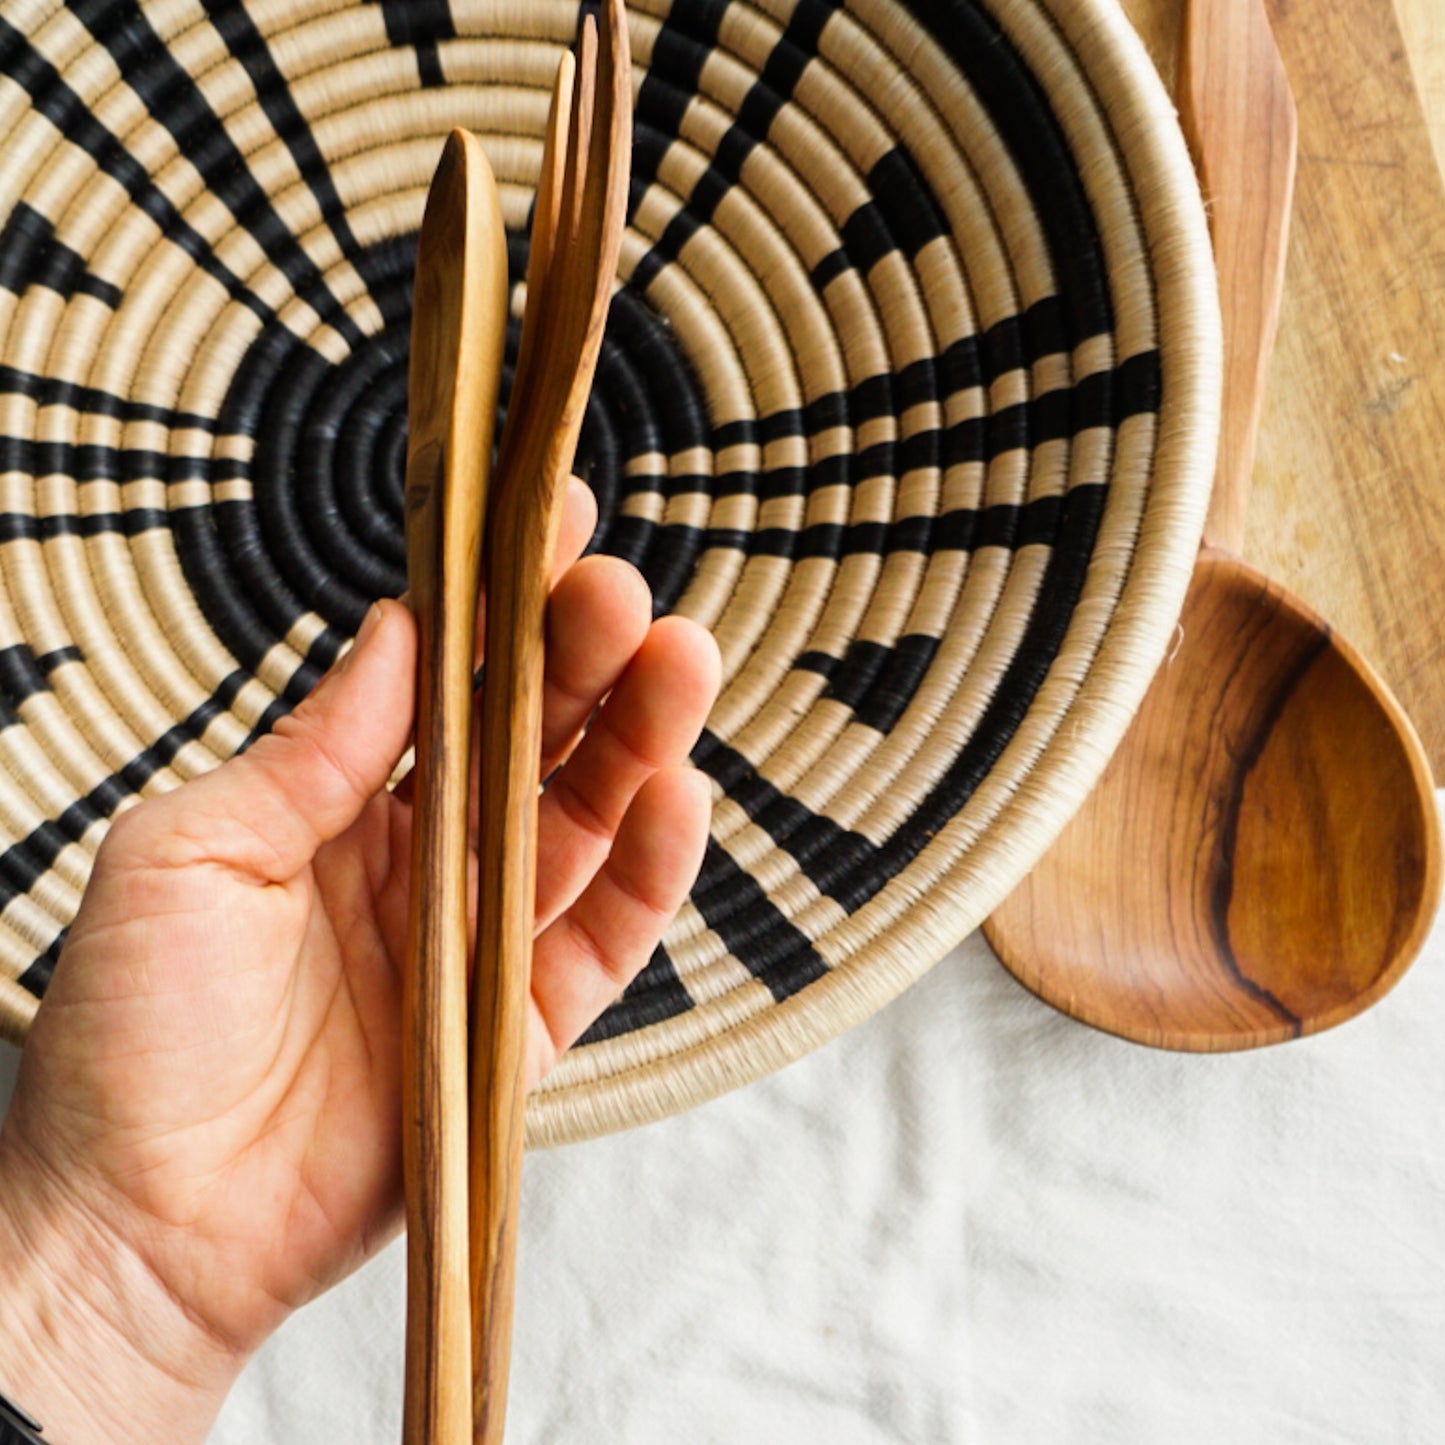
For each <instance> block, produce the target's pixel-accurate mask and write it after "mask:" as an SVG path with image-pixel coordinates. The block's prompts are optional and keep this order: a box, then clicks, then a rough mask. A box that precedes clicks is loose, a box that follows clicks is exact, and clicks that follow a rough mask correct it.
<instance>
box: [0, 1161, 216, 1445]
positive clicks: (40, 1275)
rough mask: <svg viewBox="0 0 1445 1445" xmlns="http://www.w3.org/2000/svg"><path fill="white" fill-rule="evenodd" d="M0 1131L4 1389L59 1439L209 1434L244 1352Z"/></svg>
mask: <svg viewBox="0 0 1445 1445" xmlns="http://www.w3.org/2000/svg"><path fill="white" fill-rule="evenodd" d="M68 1195H69V1191H67V1190H64V1189H61V1188H60V1187H58V1186H57V1184H56V1183H55V1181H51V1180H48V1179H47V1178H46V1177H45V1171H44V1169H43V1166H39V1165H38V1164H37V1163H36V1162H35V1161H32V1160H28V1159H27V1158H26V1157H25V1152H24V1150H23V1148H21V1147H17V1146H16V1144H15V1142H14V1140H13V1138H7V1137H6V1135H5V1134H3V1133H0V1391H3V1392H4V1393H5V1394H8V1395H10V1396H11V1397H12V1398H13V1399H14V1401H15V1403H16V1404H18V1405H20V1406H21V1407H22V1408H24V1409H25V1410H26V1411H28V1412H29V1413H30V1414H31V1415H33V1416H35V1417H36V1418H37V1419H38V1420H39V1421H40V1422H41V1424H42V1425H43V1426H44V1427H45V1436H44V1438H45V1439H46V1440H52V1441H54V1442H55V1445H92V1442H94V1445H101V1442H106V1445H124V1442H129V1441H137V1442H138V1441H147V1442H149V1441H154V1440H158V1439H159V1440H167V1441H174V1442H177V1445H180V1442H184V1441H196V1442H200V1441H203V1440H204V1439H205V1436H206V1433H207V1431H208V1430H209V1429H210V1426H211V1424H212V1422H213V1421H214V1419H215V1417H216V1414H217V1412H218V1411H219V1410H220V1407H221V1403H222V1401H223V1400H224V1399H225V1397H226V1393H227V1391H228V1390H229V1389H230V1387H231V1385H232V1383H233V1382H234V1381H235V1378H236V1376H237V1375H238V1374H239V1373H240V1369H241V1366H242V1364H243V1363H244V1361H243V1359H242V1358H241V1357H240V1356H238V1355H237V1354H235V1353H234V1352H232V1351H231V1350H228V1349H227V1348H225V1347H224V1346H223V1345H222V1344H221V1342H219V1341H217V1340H215V1339H214V1338H213V1337H210V1336H208V1335H207V1334H206V1332H205V1330H204V1329H203V1328H202V1327H201V1326H200V1325H199V1324H198V1323H197V1322H195V1321H194V1320H192V1319H190V1318H189V1317H188V1316H187V1314H186V1312H185V1310H184V1309H183V1308H182V1307H181V1305H180V1303H179V1302H178V1301H177V1300H175V1298H174V1297H173V1296H171V1295H170V1294H169V1292H168V1291H167V1290H166V1289H165V1287H164V1286H163V1285H162V1283H161V1282H160V1281H159V1280H158V1279H157V1278H156V1277H155V1275H154V1274H153V1273H152V1272H151V1271H150V1270H149V1269H148V1267H147V1266H146V1265H145V1263H144V1261H143V1260H142V1259H141V1258H140V1256H139V1254H138V1253H137V1252H136V1251H135V1249H133V1248H131V1247H129V1246H128V1245H127V1244H126V1242H125V1241H124V1240H123V1239H122V1238H121V1237H120V1235H119V1233H118V1232H116V1231H114V1230H112V1229H111V1228H109V1227H108V1226H107V1225H106V1223H105V1222H104V1221H103V1220H100V1219H98V1218H96V1217H95V1216H94V1215H93V1214H92V1213H91V1212H90V1211H88V1210H86V1209H84V1208H83V1207H80V1206H78V1205H77V1203H76V1201H74V1200H73V1199H71V1198H69V1197H68Z"/></svg>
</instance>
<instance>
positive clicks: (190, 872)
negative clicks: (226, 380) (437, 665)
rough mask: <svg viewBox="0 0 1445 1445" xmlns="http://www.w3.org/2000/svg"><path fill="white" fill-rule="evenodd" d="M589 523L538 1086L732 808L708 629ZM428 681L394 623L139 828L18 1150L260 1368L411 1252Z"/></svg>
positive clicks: (538, 1014)
mask: <svg viewBox="0 0 1445 1445" xmlns="http://www.w3.org/2000/svg"><path fill="white" fill-rule="evenodd" d="M570 505H571V511H570V515H569V524H568V526H567V528H566V529H564V543H563V557H562V564H563V565H562V566H561V567H560V568H559V574H560V581H559V582H558V583H557V585H556V588H555V589H554V593H553V600H552V605H551V610H550V613H549V622H548V642H549V646H548V663H547V686H546V702H545V710H546V720H545V723H544V738H543V758H542V759H541V768H542V775H543V776H545V775H546V774H547V773H550V772H551V771H552V769H553V768H554V767H557V766H558V765H561V770H560V772H558V773H557V775H556V777H555V778H554V780H553V782H552V784H551V785H550V786H549V787H548V789H547V792H546V793H545V794H544V797H543V802H542V815H541V820H540V821H541V831H540V850H541V859H540V866H539V869H538V876H539V883H538V897H537V928H538V942H537V951H536V962H535V971H534V987H533V1011H532V1022H531V1033H530V1037H529V1074H530V1078H529V1082H531V1083H535V1082H536V1080H537V1079H538V1078H540V1077H541V1075H542V1074H543V1072H545V1070H546V1068H548V1067H549V1066H550V1064H551V1063H552V1061H553V1060H554V1059H555V1057H556V1055H557V1054H558V1052H559V1051H560V1050H561V1049H562V1048H564V1047H565V1046H566V1045H567V1044H568V1043H570V1042H571V1041H572V1040H573V1039H574V1038H575V1037H576V1036H577V1035H578V1034H580V1033H581V1032H582V1031H583V1030H584V1029H585V1028H586V1027H587V1025H588V1024H589V1023H590V1022H591V1021H592V1019H594V1018H595V1017H596V1016H597V1014H598V1013H600V1012H601V1010H602V1009H603V1008H604V1007H605V1006H606V1004H607V1003H608V1002H609V1001H610V1000H611V999H612V998H613V997H615V995H616V994H617V993H618V991H619V990H620V989H621V988H622V987H623V986H624V985H625V983H626V982H627V981H628V980H629V979H630V978H631V977H632V976H633V975H634V974H635V973H636V971H637V970H638V968H640V967H641V965H642V964H643V963H644V962H645V961H646V959H647V957H648V955H649V954H650V952H651V950H652V949H653V947H654V946H655V944H656V942H657V940H658V938H659V937H660V935H661V932H662V929H663V928H664V927H665V925H666V923H667V921H668V919H669V918H670V917H671V915H672V914H673V913H674V912H675V910H676V908H677V906H678V905H679V904H680V902H681V900H682V898H683V896H684V895H685V893H686V890H687V888H688V887H689V886H690V884H691V882H692V879H693V878H694V876H695V875H696V871H697V867H698V865H699V862H700V860H701V855H702V846H703V842H704V839H705V835H706V826H707V816H708V792H707V787H706V784H705V782H704V780H703V779H702V778H701V776H700V775H698V774H697V773H695V772H693V771H692V770H691V769H689V768H687V767H685V766H683V764H684V760H685V757H686V754H687V751H688V749H689V748H690V747H691V745H692V743H693V742H694V740H695V739H696V736H697V733H698V730H699V728H700V727H701V725H702V722H703V719H704V717H705V715H706V712H707V709H708V707H709V706H710V705H711V702H712V699H713V696H714V694H715V692H716V687H717V674H718V663H717V653H716V648H715V645H714V644H713V642H712V640H711V638H710V637H709V636H708V634H707V633H705V632H704V631H703V630H702V629H700V628H698V627H696V626H694V625H692V624H690V623H687V622H684V621H682V620H681V619H665V620H663V621H660V622H656V623H653V622H651V620H650V617H651V614H650V603H649V599H648V597H647V592H646V587H645V586H644V584H643V583H642V582H641V579H640V578H639V577H638V576H637V574H636V573H635V572H633V571H632V570H631V569H630V568H627V567H626V566H625V565H624V564H621V563H618V562H616V561H613V560H612V559H606V558H596V557H594V558H588V559H585V560H584V561H582V562H578V563H575V565H567V564H570V563H572V559H573V557H574V556H575V553H576V552H577V551H580V545H581V544H580V538H582V537H585V535H586V534H587V531H588V529H589V525H590V518H591V512H590V507H589V502H588V501H585V500H583V499H582V497H581V496H580V494H578V495H574V497H573V498H572V500H571V504H570ZM569 537H570V538H571V541H570V543H569V542H568V541H567V540H566V539H567V538H569ZM414 669H415V630H414V627H413V626H412V623H411V620H410V616H409V614H408V613H407V611H406V609H405V608H404V607H402V606H400V605H398V604H396V603H385V604H380V605H379V606H378V607H377V608H376V609H374V610H373V612H372V614H371V616H370V617H369V618H368V622H367V626H366V627H365V628H364V629H363V633H362V635H361V637H360V638H359V639H358V642H357V645H356V646H355V648H353V650H352V651H351V653H350V654H348V656H347V658H346V659H344V660H343V662H342V663H341V664H340V665H339V666H338V667H337V668H336V669H333V671H332V673H331V674H330V675H328V677H327V678H326V679H325V680H324V681H323V682H322V684H321V686H320V687H319V688H318V689H317V691H316V692H315V693H314V694H313V695H312V697H310V698H309V699H308V700H307V701H306V703H305V704H303V705H302V707H300V708H299V709H298V710H297V711H296V712H295V713H294V714H293V715H292V716H291V717H289V718H287V719H285V720H284V721H283V722H282V723H281V724H280V725H278V727H277V728H276V729H275V731H274V733H273V734H272V735H270V736H268V737H267V738H264V739H262V740H261V741H260V742H258V743H257V744H256V745H255V746H254V747H253V748H252V749H251V750H249V751H248V752H247V753H245V754H244V755H242V756H241V757H239V758H236V759H234V760H232V761H231V762H229V763H227V764H225V765H224V766H222V767H221V768H219V769H217V770H216V771H215V772H213V773H211V774H208V775H207V776H205V777H204V778H201V779H198V780H196V781H194V782H192V783H189V784H187V785H186V786H185V787H183V788H181V789H179V790H177V791H176V792H174V793H170V794H167V795H165V796H162V797H158V798H154V799H151V800H148V801H147V802H146V803H144V804H143V805H142V806H140V807H138V808H135V809H133V810H132V811H131V812H129V813H127V814H124V815H123V816H122V817H120V818H119V819H118V820H117V821H116V823H115V825H114V826H113V828H112V830H111V832H110V834H109V836H108V837H107V838H106V840H105V842H104V844H103V846H102V848H101V850H100V854H99V856H98V858H97V861H96V867H95V871H94V875H93V878H92V881H91V884H90V887H89V888H88V890H87V893H86V896H85V900H84V903H83V905H82V908H81V911H80V914H79V916H78V917H77V919H76V921H75V924H74V926H73V927H72V930H71V933H70V937H69V939H68V941H67V944H66V947H65V950H64V953H63V956H62V959H61V962H60V966H59V967H58V969H57V972H56V976H55V980H54V983H53V985H52V988H51V991H50V993H49V995H48V996H47V999H46V1002H45V1004H44V1006H43V1007H42V1009H41V1010H40V1013H39V1015H38V1017H37V1019H36V1023H35V1026H34V1031H33V1033H32V1037H31V1042H30V1045H29V1046H28V1048H27V1051H26V1057H25V1059H24V1061H23V1065H22V1069H21V1074H20V1079H19V1083H18V1087H17V1092H16V1097H15V1101H14V1105H13V1109H12V1113H11V1116H10V1118H9V1120H8V1121H7V1124H6V1129H5V1133H4V1136H3V1139H0V1147H3V1148H4V1149H5V1150H7V1151H8V1152H9V1155H10V1157H9V1158H8V1159H7V1164H8V1165H9V1166H10V1168H11V1169H12V1171H13V1170H14V1169H15V1168H16V1167H22V1168H24V1169H25V1170H28V1171H30V1172H31V1174H32V1175H33V1176H34V1177H36V1178H37V1179H42V1178H43V1180H44V1181H45V1184H44V1187H45V1188H46V1189H47V1190H49V1191H50V1194H51V1197H52V1198H53V1199H54V1200H55V1201H56V1207H57V1208H62V1209H66V1210H73V1211H75V1213H76V1217H77V1218H79V1217H84V1218H85V1219H86V1220H87V1221H89V1225H90V1227H94V1228H96V1229H99V1230H102V1231H104V1232H105V1233H106V1235H107V1237H109V1238H112V1239H113V1240H114V1241H115V1242H116V1245H117V1247H118V1248H122V1249H124V1250H125V1251H127V1252H129V1253H130V1254H131V1255H133V1257H134V1259H135V1260H136V1261H138V1263H139V1266H140V1267H142V1268H144V1269H145V1270H146V1271H148V1272H149V1273H151V1274H153V1275H154V1277H155V1279H156V1280H157V1281H158V1282H159V1283H160V1285H161V1286H162V1287H163V1289H164V1290H165V1292H166V1293H167V1294H168V1296H169V1297H170V1298H172V1299H173V1300H174V1301H175V1302H176V1303H177V1304H178V1305H179V1306H180V1307H181V1308H182V1309H183V1310H184V1312H185V1313H186V1315H187V1316H188V1317H189V1318H191V1319H192V1320H193V1321H195V1322H196V1323H197V1324H199V1325H200V1326H201V1327H202V1328H203V1329H204V1331H205V1332H206V1333H207V1334H208V1335H210V1336H211V1337H212V1338H214V1340H215V1341H216V1342H217V1343H218V1344H219V1345H221V1346H223V1347H224V1348H225V1349H227V1350H229V1351H234V1352H235V1353H237V1354H239V1355H244V1354H246V1353H249V1352H250V1351H251V1350H253V1349H254V1348H255V1347H256V1346H257V1345H258V1344H259V1343H260V1342H261V1341H262V1340H263V1339H264V1338H265V1337H266V1336H267V1335H268V1334H269V1333H270V1332H271V1331H272V1330H273V1329H274V1328H275V1327H276V1326H277V1325H278V1324H279V1323H280V1322H281V1320H282V1319H283V1318H284V1317H285V1316H286V1314H287V1313H289V1312H290V1311H291V1310H293V1309H295V1308H296V1307H297V1306H298V1305H300V1304H302V1303H304V1302H306V1301H307V1300H308V1299H310V1298H311V1297H313V1296H314V1295H315V1294H317V1293H319V1292H320V1291H322V1290H323V1289H325V1288H327V1287H328V1286H329V1285H331V1284H333V1283H335V1282H336V1281H337V1280H338V1279H340V1278H341V1277H342V1276H344V1275H345V1274H346V1273H348V1272H349V1271H350V1270H352V1269H353V1268H355V1267H356V1266H357V1265H358V1264H360V1263H361V1262H362V1261H363V1260H364V1259H365V1258H366V1257H367V1256H368V1255H369V1254H371V1253H373V1252H374V1251H375V1250H376V1249H377V1248H378V1247H379V1246H380V1245H381V1244H382V1243H383V1242H385V1240H386V1239H388V1238H389V1237H390V1236H391V1235H392V1234H393V1233H394V1232H395V1231H396V1230H397V1229H398V1228H399V1226H400V1222H401V1202H402V1201H401V1175H400V1156H401V1145H400V1103H399V1100H400V1080H399V1077H398V1073H399V1062H400V979H399V972H398V969H399V964H400V960H401V952H402V947H403V941H404V933H405V924H406V912H407V898H408V889H409V886H410V880H409V878H408V862H409V857H410V844H409V830H410V824H411V804H410V799H409V795H408V789H407V787H406V785H405V784H403V785H402V787H400V788H398V789H397V790H396V791H395V792H391V791H388V790H387V787H386V784H387V781H388V779H389V777H390V776H391V775H392V773H393V770H394V769H395V768H396V766H397V764H398V762H399V760H400V759H401V757H402V756H403V754H404V752H405V749H406V747H407V746H408V743H409V735H410V731H411V725H412V710H413V696H412V694H413V681H412V680H413V675H414ZM603 699H605V702H604V703H603V706H602V708H601V711H600V712H599V713H597V716H596V718H595V720H594V722H593V724H592V725H591V726H590V727H589V728H587V730H586V732H585V733H582V728H583V726H584V724H585V723H586V721H587V719H588V717H589V715H591V714H592V713H593V712H594V710H595V709H596V708H597V705H598V703H599V702H601V701H603ZM579 735H580V737H581V741H580V742H579V741H578V738H579Z"/></svg>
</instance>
